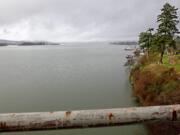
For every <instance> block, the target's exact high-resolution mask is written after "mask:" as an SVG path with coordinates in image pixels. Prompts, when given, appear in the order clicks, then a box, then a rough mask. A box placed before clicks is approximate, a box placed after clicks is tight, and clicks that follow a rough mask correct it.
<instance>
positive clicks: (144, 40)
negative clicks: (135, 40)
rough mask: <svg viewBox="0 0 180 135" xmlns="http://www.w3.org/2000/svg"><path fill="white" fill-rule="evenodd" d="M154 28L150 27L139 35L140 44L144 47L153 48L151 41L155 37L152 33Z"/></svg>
mask: <svg viewBox="0 0 180 135" xmlns="http://www.w3.org/2000/svg"><path fill="white" fill-rule="evenodd" d="M152 31H153V29H152V28H149V29H148V30H147V31H146V32H141V33H140V35H139V45H140V47H141V48H142V49H147V50H148V51H149V49H150V48H151V44H152V43H151V42H152V38H153V34H152Z"/></svg>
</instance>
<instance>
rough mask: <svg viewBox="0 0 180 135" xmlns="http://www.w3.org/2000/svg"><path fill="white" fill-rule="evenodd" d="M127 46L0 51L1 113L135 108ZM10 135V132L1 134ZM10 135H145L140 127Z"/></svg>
mask: <svg viewBox="0 0 180 135" xmlns="http://www.w3.org/2000/svg"><path fill="white" fill-rule="evenodd" d="M124 48H125V46H117V45H110V44H108V43H104V42H97V43H67V44H65V45H64V46H27V47H25V46H22V47H16V46H8V47H1V48H0V113H13V112H40V111H63V110H82V109H101V108H119V107H130V106H135V102H134V98H133V97H132V91H131V87H130V84H129V81H128V69H127V68H126V67H124V63H125V62H126V58H125V56H126V55H127V54H128V53H130V52H128V51H125V50H124ZM3 134H6V135H9V133H3ZM11 134H13V135H120V134H121V135H146V130H145V128H144V126H143V125H131V126H122V127H110V128H99V129H97V128H93V129H78V130H61V131H40V132H23V133H11Z"/></svg>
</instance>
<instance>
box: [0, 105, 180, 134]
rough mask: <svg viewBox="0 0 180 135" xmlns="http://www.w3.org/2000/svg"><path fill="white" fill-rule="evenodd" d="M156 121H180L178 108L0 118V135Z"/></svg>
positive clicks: (120, 109) (63, 112) (0, 115)
mask: <svg viewBox="0 0 180 135" xmlns="http://www.w3.org/2000/svg"><path fill="white" fill-rule="evenodd" d="M159 120H165V121H180V105H170V106H153V107H132V108H119V109H101V110H81V111H60V112H39V113H11V114H0V132H12V131H35V130H52V129H72V128H73V129H74V128H91V127H106V126H120V125H126V124H134V123H142V122H147V121H159Z"/></svg>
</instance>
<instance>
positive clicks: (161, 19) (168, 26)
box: [157, 3, 179, 37]
mask: <svg viewBox="0 0 180 135" xmlns="http://www.w3.org/2000/svg"><path fill="white" fill-rule="evenodd" d="M177 10H178V9H177V8H175V7H174V6H171V5H170V4H169V3H166V4H165V5H164V6H163V8H162V9H161V12H162V13H161V14H160V15H159V16H158V19H157V22H158V23H159V27H158V33H159V34H160V35H165V36H171V37H173V36H174V34H176V33H178V32H179V31H178V29H177V24H178V23H179V20H178V17H177Z"/></svg>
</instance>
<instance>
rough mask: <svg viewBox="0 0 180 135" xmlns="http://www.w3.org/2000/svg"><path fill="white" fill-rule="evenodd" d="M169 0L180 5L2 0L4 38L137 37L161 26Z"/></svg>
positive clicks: (132, 0) (0, 35) (130, 0)
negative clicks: (164, 9) (148, 29)
mask: <svg viewBox="0 0 180 135" xmlns="http://www.w3.org/2000/svg"><path fill="white" fill-rule="evenodd" d="M165 2H169V3H171V4H172V5H174V6H176V7H177V8H180V0H0V39H11V40H50V41H93V40H128V39H129V40H135V39H137V36H138V34H139V32H141V31H145V30H146V29H147V28H149V27H155V28H156V27H157V24H156V18H157V15H158V14H159V13H160V9H161V8H162V6H163V4H164V3H165ZM178 15H179V16H180V10H179V11H178ZM178 28H179V29H180V24H179V25H178Z"/></svg>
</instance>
